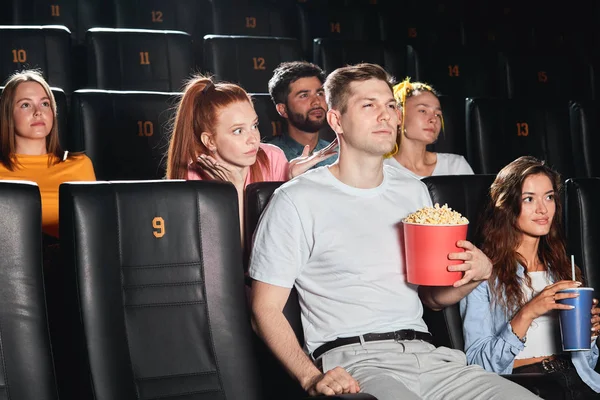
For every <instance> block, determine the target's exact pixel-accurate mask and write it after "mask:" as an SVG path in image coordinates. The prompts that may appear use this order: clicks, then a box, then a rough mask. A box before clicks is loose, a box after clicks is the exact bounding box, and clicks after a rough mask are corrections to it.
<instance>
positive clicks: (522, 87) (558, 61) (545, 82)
mask: <svg viewBox="0 0 600 400" xmlns="http://www.w3.org/2000/svg"><path fill="white" fill-rule="evenodd" d="M509 68H510V69H511V75H512V76H513V87H512V88H511V97H513V98H527V99H531V98H533V97H536V98H553V99H563V100H592V99H595V98H596V96H597V93H596V92H595V87H594V76H593V73H592V65H591V61H590V60H589V59H588V58H586V57H584V56H581V55H578V54H576V53H575V52H574V51H566V50H556V49H555V50H553V51H547V52H542V51H537V52H527V53H526V54H523V55H515V56H511V57H509Z"/></svg>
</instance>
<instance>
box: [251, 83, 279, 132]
mask: <svg viewBox="0 0 600 400" xmlns="http://www.w3.org/2000/svg"><path fill="white" fill-rule="evenodd" d="M252 100H253V102H254V110H255V111H256V114H257V115H258V129H259V130H260V138H261V140H262V141H264V142H268V141H269V140H271V139H273V138H274V137H275V136H279V135H281V134H282V132H283V131H284V130H285V129H286V126H287V122H286V120H285V118H283V117H282V116H281V115H279V113H278V112H277V109H275V104H273V100H271V96H270V95H269V94H267V93H255V94H252Z"/></svg>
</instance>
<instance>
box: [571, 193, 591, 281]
mask: <svg viewBox="0 0 600 400" xmlns="http://www.w3.org/2000/svg"><path fill="white" fill-rule="evenodd" d="M573 183H575V182H573ZM574 186H575V185H574ZM575 193H576V194H577V202H578V203H579V221H578V222H579V223H578V225H579V237H578V238H577V239H578V240H577V243H579V247H580V249H581V256H582V259H581V260H580V262H581V265H582V266H583V260H585V258H586V252H585V246H582V245H581V241H582V238H583V224H582V223H581V221H583V218H584V215H583V193H582V191H581V187H580V185H577V187H576V188H575ZM571 240H572V239H571ZM580 271H581V274H582V275H583V268H580ZM585 278H586V280H587V282H589V280H590V277H589V276H586V277H585ZM587 285H589V283H587Z"/></svg>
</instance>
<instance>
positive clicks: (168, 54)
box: [163, 33, 191, 92]
mask: <svg viewBox="0 0 600 400" xmlns="http://www.w3.org/2000/svg"><path fill="white" fill-rule="evenodd" d="M163 37H164V39H165V42H166V43H167V74H168V75H167V79H168V80H169V91H170V92H172V91H173V85H172V83H173V75H172V74H171V63H172V62H173V58H172V57H171V49H170V47H169V36H168V35H167V34H166V33H164V34H163ZM190 40H191V39H190ZM175 90H179V88H177V89H175Z"/></svg>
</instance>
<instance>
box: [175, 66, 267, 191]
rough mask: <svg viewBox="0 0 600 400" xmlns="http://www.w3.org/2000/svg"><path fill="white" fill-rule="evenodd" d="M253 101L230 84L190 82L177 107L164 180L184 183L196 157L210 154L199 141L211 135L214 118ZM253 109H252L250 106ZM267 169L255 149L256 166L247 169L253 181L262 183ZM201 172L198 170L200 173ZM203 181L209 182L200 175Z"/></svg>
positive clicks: (205, 79)
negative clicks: (208, 134) (224, 111)
mask: <svg viewBox="0 0 600 400" xmlns="http://www.w3.org/2000/svg"><path fill="white" fill-rule="evenodd" d="M244 101H247V102H249V103H250V104H252V98H251V97H250V95H248V93H246V91H245V90H244V89H242V88H241V87H239V86H238V85H234V84H232V83H224V82H220V83H214V82H213V81H212V80H211V78H209V77H205V76H202V75H196V76H194V77H193V78H192V79H190V80H189V81H188V83H187V85H186V87H185V89H184V91H183V95H182V97H181V100H180V102H179V105H178V107H177V113H176V114H175V120H174V123H173V131H172V133H171V140H170V143H169V152H168V157H167V179H187V171H188V168H189V166H190V164H192V163H195V162H196V159H197V157H198V156H200V155H202V154H205V155H211V152H210V151H209V150H208V149H207V148H206V146H205V145H204V144H203V143H202V140H200V135H201V134H202V132H214V126H215V124H216V122H217V115H218V113H219V111H220V110H221V109H223V108H224V107H227V106H229V105H230V104H233V103H237V102H244ZM252 106H253V107H254V105H253V104H252ZM263 168H264V169H266V170H268V169H269V159H268V157H267V155H266V154H265V152H264V151H263V150H262V149H260V148H259V149H258V153H257V154H256V162H255V163H254V164H253V165H252V166H250V171H249V173H250V175H251V176H252V177H253V181H255V182H260V181H262V179H263V176H262V172H261V170H262V169H263ZM199 170H200V171H201V169H199ZM202 177H203V178H204V179H210V178H209V177H208V176H206V175H205V174H203V176H202Z"/></svg>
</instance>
